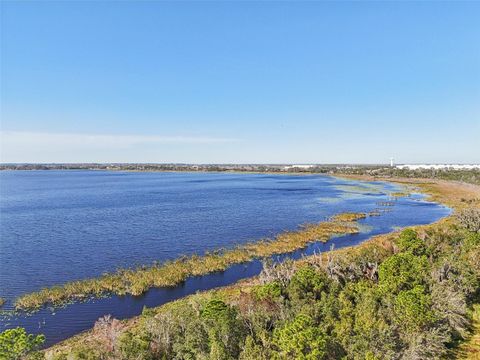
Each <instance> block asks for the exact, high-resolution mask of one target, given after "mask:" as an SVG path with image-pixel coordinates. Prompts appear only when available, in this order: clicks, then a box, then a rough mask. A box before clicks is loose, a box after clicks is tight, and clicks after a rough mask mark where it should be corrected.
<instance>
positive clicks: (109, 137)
mask: <svg viewBox="0 0 480 360" xmlns="http://www.w3.org/2000/svg"><path fill="white" fill-rule="evenodd" d="M236 141H238V140H237V139H230V138H218V137H204V136H180V135H179V136H162V135H113V134H76V133H49V132H28V131H0V142H1V146H0V148H1V154H0V160H1V161H2V162H30V161H31V162H37V161H38V162H48V161H61V162H63V161H69V159H71V160H72V161H74V160H77V159H78V160H80V159H83V158H84V159H85V161H87V157H88V159H94V158H96V156H95V154H98V155H99V156H100V155H107V154H109V155H110V156H108V158H110V157H111V154H112V153H114V154H116V155H118V156H119V155H121V154H122V153H123V155H124V156H125V155H128V154H129V153H130V150H139V149H141V148H142V149H143V148H145V147H150V148H152V147H153V148H156V147H160V146H161V145H172V146H173V145H177V146H180V147H182V146H195V145H209V144H225V143H231V142H236ZM127 150H128V152H126V153H125V151H127ZM82 154H83V156H82ZM87 155H88V156H87ZM139 157H140V156H139ZM100 158H101V157H100ZM102 159H103V158H102ZM105 160H107V159H105ZM80 161H81V160H80Z"/></svg>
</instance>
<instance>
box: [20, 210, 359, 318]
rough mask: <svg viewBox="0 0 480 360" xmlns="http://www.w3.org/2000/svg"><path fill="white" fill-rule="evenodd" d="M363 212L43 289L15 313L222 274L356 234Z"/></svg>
mask: <svg viewBox="0 0 480 360" xmlns="http://www.w3.org/2000/svg"><path fill="white" fill-rule="evenodd" d="M366 216H367V215H366V214H363V213H344V214H339V215H336V216H334V217H332V219H331V220H330V221H325V222H321V223H318V224H309V225H304V226H303V227H302V228H301V229H300V230H299V231H289V232H284V233H282V234H280V235H278V236H277V237H276V238H274V239H267V240H263V241H259V242H255V243H250V244H246V245H242V246H239V247H237V248H235V249H232V250H219V251H215V252H213V253H207V254H205V255H204V256H197V255H193V256H191V257H183V258H180V259H177V260H174V261H170V262H166V263H164V264H161V265H154V266H151V267H140V268H138V269H123V270H118V271H117V272H115V273H111V274H104V275H103V276H101V277H100V278H96V279H87V280H80V281H73V282H69V283H67V284H65V285H62V286H56V287H52V288H45V289H42V290H40V291H38V292H34V293H30V294H26V295H23V296H21V297H20V298H18V299H17V300H16V301H15V307H16V309H17V310H27V311H33V310H37V309H39V308H40V307H42V306H43V305H46V304H51V305H53V306H61V305H64V304H67V303H68V302H72V301H76V300H84V299H87V298H89V297H99V296H103V295H105V294H117V295H125V294H132V295H135V296H136V295H141V294H143V293H144V292H145V291H147V290H148V289H149V288H152V287H168V286H175V285H178V284H180V283H181V282H183V281H185V279H187V278H188V277H189V276H196V275H205V274H208V273H212V272H216V271H224V270H225V269H227V268H228V267H229V266H231V265H234V264H239V263H242V262H247V261H251V260H253V259H254V258H262V257H268V256H271V255H275V254H282V253H288V252H291V251H294V250H297V249H301V248H303V247H305V246H306V245H307V244H308V243H311V242H315V241H324V242H325V241H327V240H328V239H329V238H330V237H331V236H332V235H335V234H345V233H356V232H359V228H358V226H357V225H356V224H355V221H356V220H358V219H362V218H365V217H366Z"/></svg>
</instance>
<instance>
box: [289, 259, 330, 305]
mask: <svg viewBox="0 0 480 360" xmlns="http://www.w3.org/2000/svg"><path fill="white" fill-rule="evenodd" d="M328 283H329V280H328V278H327V277H326V275H325V274H324V273H320V272H317V271H315V269H314V268H313V267H312V266H310V265H306V266H303V267H301V268H300V269H298V270H297V271H296V272H295V274H294V275H293V276H292V279H291V280H290V284H289V285H288V287H287V292H288V295H289V297H290V298H291V299H292V300H293V301H297V300H303V299H305V300H315V299H319V298H320V294H321V293H322V291H325V290H326V289H327V287H328Z"/></svg>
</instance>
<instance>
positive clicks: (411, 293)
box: [394, 285, 435, 333]
mask: <svg viewBox="0 0 480 360" xmlns="http://www.w3.org/2000/svg"><path fill="white" fill-rule="evenodd" d="M431 308H432V301H431V298H430V296H429V295H428V294H427V293H426V291H425V288H424V287H423V286H420V285H417V286H415V287H414V288H413V289H410V290H404V291H401V292H400V293H399V294H398V295H397V297H396V298H395V303H394V311H395V321H396V323H397V324H398V325H399V326H400V327H401V328H402V329H403V330H404V331H405V332H406V333H414V332H416V331H420V330H421V329H422V328H424V327H426V326H427V325H429V324H431V323H432V322H433V321H434V320H435V314H434V312H433V311H432V309H431Z"/></svg>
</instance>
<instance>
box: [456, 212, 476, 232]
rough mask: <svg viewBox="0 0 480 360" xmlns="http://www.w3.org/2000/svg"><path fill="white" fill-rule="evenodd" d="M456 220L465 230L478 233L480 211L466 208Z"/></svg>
mask: <svg viewBox="0 0 480 360" xmlns="http://www.w3.org/2000/svg"><path fill="white" fill-rule="evenodd" d="M457 219H458V221H459V222H460V225H462V226H463V227H464V228H465V229H467V230H469V231H472V232H476V233H480V209H478V208H467V209H465V210H463V211H461V212H460V213H459V214H458V215H457Z"/></svg>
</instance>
